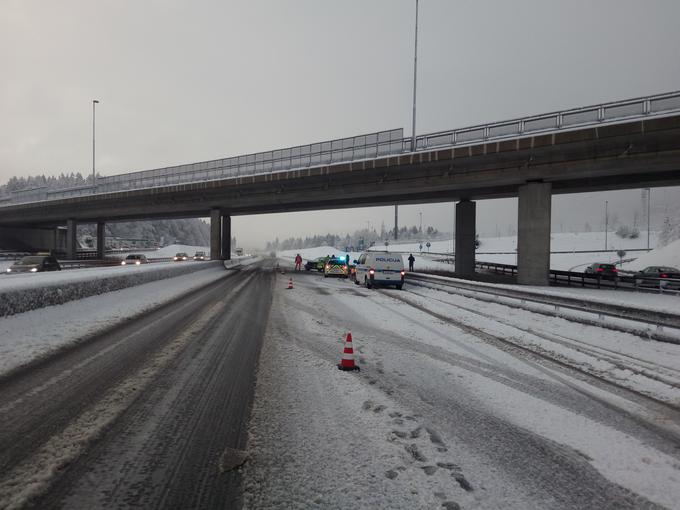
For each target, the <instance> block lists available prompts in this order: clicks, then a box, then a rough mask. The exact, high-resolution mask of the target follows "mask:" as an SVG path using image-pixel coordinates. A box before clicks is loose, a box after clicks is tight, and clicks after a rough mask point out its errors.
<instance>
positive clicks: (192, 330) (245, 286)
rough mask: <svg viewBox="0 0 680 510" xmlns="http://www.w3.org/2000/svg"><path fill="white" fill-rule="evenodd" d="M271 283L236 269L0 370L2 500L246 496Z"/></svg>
mask: <svg viewBox="0 0 680 510" xmlns="http://www.w3.org/2000/svg"><path fill="white" fill-rule="evenodd" d="M271 287H272V277H271V272H270V271H264V270H261V269H257V268H254V269H250V270H244V271H241V272H237V273H236V274H233V275H231V276H228V277H225V278H222V279H220V280H218V281H216V282H213V283H211V284H210V285H208V286H206V287H203V288H202V289H199V290H196V291H193V292H190V293H188V294H187V295H185V296H183V297H182V298H181V299H179V300H175V301H173V302H171V303H169V304H166V305H164V306H163V307H161V308H160V309H157V310H155V311H152V312H151V313H148V314H145V315H143V316H141V317H139V318H137V319H134V320H131V321H130V322H128V323H126V324H125V325H123V326H121V327H118V328H115V329H112V330H111V331H107V332H104V333H102V334H100V335H99V336H98V337H95V338H92V339H90V340H89V341H87V342H84V343H82V344H80V345H79V346H78V347H75V348H72V349H69V350H67V351H64V352H61V353H59V354H57V355H55V356H52V357H50V358H48V359H46V360H45V361H43V362H41V363H39V364H37V365H34V366H32V367H28V368H27V369H26V370H23V371H21V372H18V373H15V374H14V375H12V376H10V377H9V378H5V379H4V380H0V508H2V509H4V508H22V507H29V508H30V507H34V508H121V507H125V508H128V507H137V508H229V507H233V506H239V505H240V498H241V496H240V483H241V480H240V477H239V474H238V471H237V470H235V468H236V467H238V466H239V465H240V464H242V463H243V461H244V460H245V456H244V452H243V449H244V448H245V446H246V433H247V420H248V416H249V412H250V406H251V403H252V395H253V387H254V380H255V366H256V363H257V359H258V356H259V352H260V348H261V344H262V337H263V333H264V328H265V327H266V324H267V320H268V315H269V310H270V306H271Z"/></svg>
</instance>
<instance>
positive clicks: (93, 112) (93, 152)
mask: <svg viewBox="0 0 680 510" xmlns="http://www.w3.org/2000/svg"><path fill="white" fill-rule="evenodd" d="M97 104H99V101H98V100H96V99H93V100H92V194H94V193H95V190H96V187H97V173H96V172H95V167H94V154H95V144H94V133H95V123H94V121H95V105H97Z"/></svg>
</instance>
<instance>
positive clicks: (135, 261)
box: [120, 253, 149, 266]
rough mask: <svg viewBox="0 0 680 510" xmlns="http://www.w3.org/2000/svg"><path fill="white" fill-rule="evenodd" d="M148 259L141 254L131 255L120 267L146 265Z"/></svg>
mask: <svg viewBox="0 0 680 510" xmlns="http://www.w3.org/2000/svg"><path fill="white" fill-rule="evenodd" d="M148 263H149V259H147V258H146V255H144V254H142V253H131V254H130V255H128V256H127V257H125V259H124V260H123V261H122V262H121V263H120V265H121V266H139V265H141V264H148Z"/></svg>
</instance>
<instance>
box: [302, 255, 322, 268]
mask: <svg viewBox="0 0 680 510" xmlns="http://www.w3.org/2000/svg"><path fill="white" fill-rule="evenodd" d="M325 262H326V258H325V257H319V258H317V259H314V260H308V261H307V262H305V271H311V270H315V271H323V266H324V263H325Z"/></svg>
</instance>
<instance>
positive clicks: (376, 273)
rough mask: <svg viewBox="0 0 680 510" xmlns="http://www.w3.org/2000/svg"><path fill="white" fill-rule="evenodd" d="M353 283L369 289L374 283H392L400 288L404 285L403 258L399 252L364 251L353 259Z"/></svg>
mask: <svg viewBox="0 0 680 510" xmlns="http://www.w3.org/2000/svg"><path fill="white" fill-rule="evenodd" d="M355 263H356V276H355V280H354V283H356V284H357V285H365V286H366V288H368V289H370V288H371V287H373V286H374V285H394V286H395V287H396V288H397V289H399V290H401V288H402V287H403V285H404V276H405V275H406V271H404V259H403V257H402V256H401V253H387V252H379V251H369V252H364V253H362V254H361V256H360V257H359V258H358V259H357V260H356V261H355Z"/></svg>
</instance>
